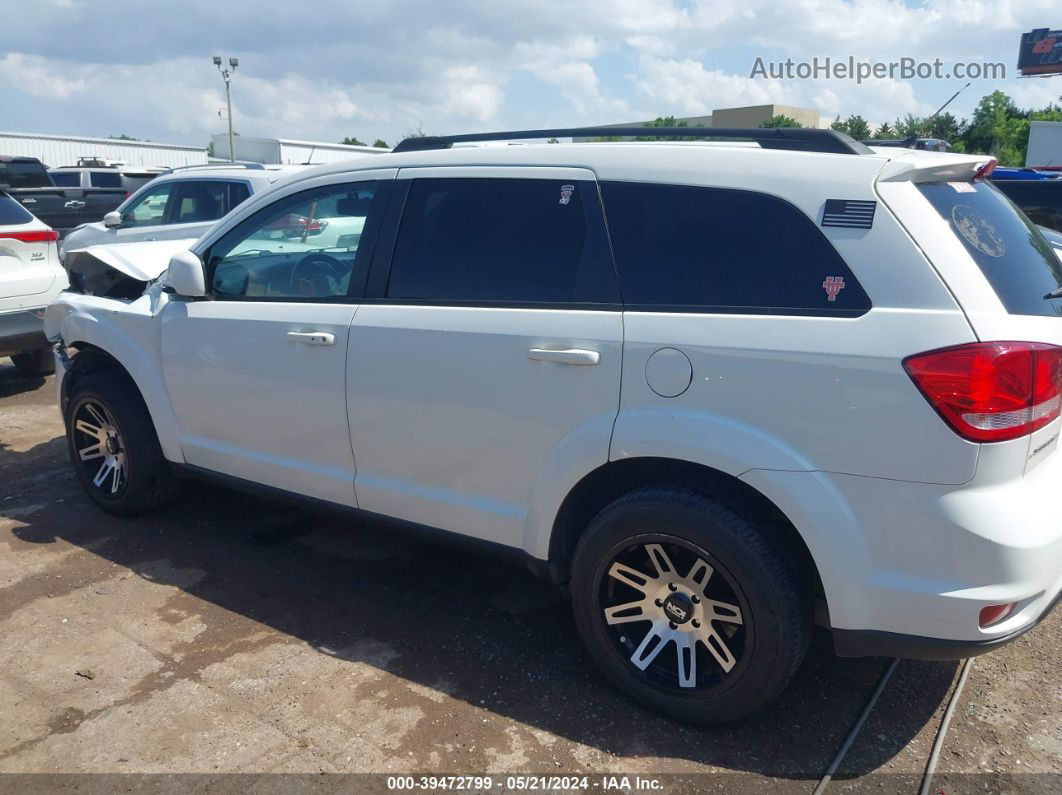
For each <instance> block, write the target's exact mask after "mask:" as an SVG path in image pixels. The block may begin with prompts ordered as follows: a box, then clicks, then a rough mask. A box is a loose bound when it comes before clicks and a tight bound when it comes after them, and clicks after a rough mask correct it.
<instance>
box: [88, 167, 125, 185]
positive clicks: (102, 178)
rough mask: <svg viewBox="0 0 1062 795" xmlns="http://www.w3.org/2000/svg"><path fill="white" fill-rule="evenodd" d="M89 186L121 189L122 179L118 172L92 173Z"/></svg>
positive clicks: (90, 173)
mask: <svg viewBox="0 0 1062 795" xmlns="http://www.w3.org/2000/svg"><path fill="white" fill-rule="evenodd" d="M89 184H90V185H92V187H94V188H120V187H122V177H121V175H120V174H119V173H118V172H117V171H90V172H89Z"/></svg>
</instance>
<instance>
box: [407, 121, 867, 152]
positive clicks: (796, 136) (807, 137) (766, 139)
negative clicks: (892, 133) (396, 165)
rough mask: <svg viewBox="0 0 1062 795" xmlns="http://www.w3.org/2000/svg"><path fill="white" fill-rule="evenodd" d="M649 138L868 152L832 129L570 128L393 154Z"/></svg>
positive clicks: (435, 141)
mask: <svg viewBox="0 0 1062 795" xmlns="http://www.w3.org/2000/svg"><path fill="white" fill-rule="evenodd" d="M634 136H652V137H655V138H675V139H686V140H699V139H704V138H730V139H738V140H741V139H749V140H753V141H755V142H756V143H758V144H759V145H760V146H761V147H762V148H764V149H790V150H798V151H801V152H831V153H834V154H840V155H869V154H872V153H871V151H870V150H869V149H868V148H867V147H866V146H864V145H863V144H861V143H860V142H859V141H857V140H855V139H854V138H851V137H849V136H847V135H845V134H844V133H841V132H837V131H836V130H815V129H805V128H803V127H751V128H740V127H571V128H567V129H564V128H562V129H549V130H513V131H509V132H490V133H464V134H462V135H425V136H420V137H417V138H406V139H405V140H404V141H402V143H400V144H399V145H398V146H396V147H395V148H394V149H393V150H392V151H394V152H422V151H427V150H431V149H449V148H450V147H452V146H453V145H454V144H456V143H478V142H481V141H512V140H519V139H529V138H594V137H597V138H612V137H623V138H630V137H634Z"/></svg>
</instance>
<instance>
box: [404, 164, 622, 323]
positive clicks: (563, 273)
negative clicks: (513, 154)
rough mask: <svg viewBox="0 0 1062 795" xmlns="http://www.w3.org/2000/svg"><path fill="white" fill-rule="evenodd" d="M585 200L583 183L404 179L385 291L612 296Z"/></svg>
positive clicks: (418, 295)
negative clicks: (403, 199) (406, 184)
mask: <svg viewBox="0 0 1062 795" xmlns="http://www.w3.org/2000/svg"><path fill="white" fill-rule="evenodd" d="M589 202H594V203H596V202H597V191H596V185H594V183H592V182H580V181H572V180H564V179H490V178H454V179H416V180H413V181H412V184H411V185H410V188H409V195H408V198H407V200H406V205H405V209H404V211H403V213H402V222H401V225H400V227H399V232H398V240H397V243H396V246H395V253H394V257H393V259H392V263H391V272H390V280H389V282H388V286H387V296H388V297H389V298H394V299H400V300H418V301H432V302H443V303H446V302H458V303H461V302H479V303H499V302H503V303H518V304H524V303H527V304H541V303H547V304H556V303H580V304H582V303H590V304H592V303H609V302H615V301H616V300H617V298H618V296H617V295H616V285H615V275H614V273H613V271H612V265H611V262H610V260H609V257H608V247H607V242H606V238H605V234H604V226H603V224H602V223H601V222H600V220H599V218H600V216H599V215H596V216H595V215H593V214H588V212H587V210H588V206H587V205H588V203H589ZM590 207H593V205H590ZM599 212H600V211H599V210H598V213H599ZM593 219H598V220H597V221H596V223H595V222H594V220H593Z"/></svg>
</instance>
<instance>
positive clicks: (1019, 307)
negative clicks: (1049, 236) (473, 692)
mask: <svg viewBox="0 0 1062 795" xmlns="http://www.w3.org/2000/svg"><path fill="white" fill-rule="evenodd" d="M918 189H919V190H920V191H921V192H922V195H923V196H925V197H926V198H927V199H928V200H929V203H930V204H932V205H933V207H934V208H935V209H936V211H937V212H938V213H940V215H941V217H942V218H943V219H944V220H945V221H947V222H948V225H949V226H950V227H951V230H952V231H953V232H954V233H955V234H956V235H957V236H958V238H959V240H961V241H962V242H963V244H964V245H965V246H966V250H967V251H968V252H969V253H970V256H971V257H972V258H973V260H974V262H976V263H977V265H978V267H979V268H980V269H981V272H982V273H984V275H985V278H986V279H988V281H989V283H990V284H991V285H992V289H994V290H995V291H996V295H998V296H999V300H1000V301H1002V302H1003V306H1004V307H1006V309H1007V311H1008V312H1009V313H1011V314H1012V315H1047V316H1055V315H1060V314H1062V299H1053V300H1050V299H1045V298H1044V296H1045V295H1047V294H1048V293H1050V292H1052V291H1054V290H1057V289H1058V288H1059V287H1062V262H1059V260H1058V257H1056V256H1055V254H1054V252H1053V251H1052V250H1051V247H1050V246H1048V245H1047V242H1046V241H1045V240H1044V238H1043V236H1042V235H1041V234H1040V232H1039V231H1038V230H1037V229H1036V226H1035V225H1033V223H1032V222H1031V221H1030V220H1029V219H1028V218H1027V217H1026V216H1025V215H1023V214H1022V213H1020V212H1018V211H1017V209H1016V208H1015V207H1014V205H1013V204H1011V203H1010V201H1008V199H1007V198H1006V197H1005V196H1004V195H1003V194H1001V193H1000V192H999V191H998V190H997V189H996V188H995V187H993V186H992V185H991V184H989V183H987V182H954V183H951V182H923V183H920V184H919V185H918Z"/></svg>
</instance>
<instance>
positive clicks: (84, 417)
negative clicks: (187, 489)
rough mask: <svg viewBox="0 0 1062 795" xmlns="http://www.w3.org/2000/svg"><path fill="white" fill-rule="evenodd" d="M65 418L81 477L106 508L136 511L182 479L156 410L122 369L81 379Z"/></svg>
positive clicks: (170, 492)
mask: <svg viewBox="0 0 1062 795" xmlns="http://www.w3.org/2000/svg"><path fill="white" fill-rule="evenodd" d="M65 419H66V436H67V442H68V449H69V452H70V460H71V461H72V462H73V464H74V469H75V470H76V472H77V476H78V480H80V481H81V485H82V486H83V487H84V489H85V491H86V492H88V495H89V496H90V497H91V498H92V500H93V501H94V502H95V503H96V504H97V505H99V506H100V507H101V508H103V510H105V511H107V512H108V513H113V514H117V515H119V516H132V515H135V514H138V513H144V512H145V511H149V510H151V509H153V508H156V507H158V506H160V505H162V504H164V503H166V502H167V501H169V500H170V499H172V498H173V497H174V496H175V495H176V493H177V491H178V490H179V481H178V479H177V478H176V477H175V476H174V474H173V472H172V471H171V470H170V467H169V465H168V464H167V463H166V460H165V459H164V458H163V455H162V450H161V448H160V447H159V442H158V438H157V437H156V435H155V427H154V425H153V424H152V422H151V416H150V415H149V414H148V411H147V407H146V406H145V405H144V402H143V400H142V399H141V398H140V395H139V393H137V391H136V389H135V387H134V386H133V385H132V384H131V383H130V382H129V381H128V379H126V378H125V377H123V375H121V374H119V373H115V372H113V371H100V372H94V373H89V374H87V375H84V376H82V377H81V378H79V379H77V381H75V383H74V386H73V387H72V389H71V392H70V395H69V399H68V401H67V408H66V418H65Z"/></svg>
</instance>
